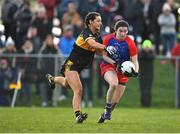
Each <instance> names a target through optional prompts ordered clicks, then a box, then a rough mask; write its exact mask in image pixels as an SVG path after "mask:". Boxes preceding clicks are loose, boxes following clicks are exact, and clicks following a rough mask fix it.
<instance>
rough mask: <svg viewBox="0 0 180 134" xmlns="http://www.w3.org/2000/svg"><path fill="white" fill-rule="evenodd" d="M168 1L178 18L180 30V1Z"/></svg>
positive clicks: (178, 30) (177, 29) (177, 28)
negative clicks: (179, 11)
mask: <svg viewBox="0 0 180 134" xmlns="http://www.w3.org/2000/svg"><path fill="white" fill-rule="evenodd" d="M167 3H168V4H169V5H170V7H171V10H172V13H173V14H174V16H175V18H176V31H177V32H180V19H178V18H179V17H180V13H178V9H180V3H178V1H177V2H176V1H175V0H167Z"/></svg>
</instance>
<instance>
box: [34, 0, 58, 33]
mask: <svg viewBox="0 0 180 134" xmlns="http://www.w3.org/2000/svg"><path fill="white" fill-rule="evenodd" d="M37 1H38V2H39V3H40V4H43V5H44V7H45V10H46V17H47V23H48V25H49V29H48V34H50V33H51V29H52V21H53V18H54V11H55V7H56V4H57V0H37ZM46 35H47V34H46Z"/></svg>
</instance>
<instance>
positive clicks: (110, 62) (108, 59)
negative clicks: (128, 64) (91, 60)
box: [103, 53, 116, 65]
mask: <svg viewBox="0 0 180 134" xmlns="http://www.w3.org/2000/svg"><path fill="white" fill-rule="evenodd" d="M103 59H104V60H105V61H106V62H108V63H109V64H112V65H114V64H115V63H116V62H115V61H114V60H112V59H111V58H110V57H109V56H107V54H105V53H103Z"/></svg>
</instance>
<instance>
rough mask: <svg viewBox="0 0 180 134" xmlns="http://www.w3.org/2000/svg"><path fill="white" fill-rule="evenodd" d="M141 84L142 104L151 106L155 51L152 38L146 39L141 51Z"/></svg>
mask: <svg viewBox="0 0 180 134" xmlns="http://www.w3.org/2000/svg"><path fill="white" fill-rule="evenodd" d="M138 57H139V85H140V92H141V106H142V107H150V106H151V98H152V84H153V78H154V57H155V53H154V50H153V46H152V43H151V41H150V40H144V41H143V44H142V49H141V50H140V51H139V56H138Z"/></svg>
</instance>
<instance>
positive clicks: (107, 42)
mask: <svg viewBox="0 0 180 134" xmlns="http://www.w3.org/2000/svg"><path fill="white" fill-rule="evenodd" d="M112 37H113V34H108V35H106V36H105V37H104V39H103V45H105V46H108V44H109V40H110V39H111V38H112Z"/></svg>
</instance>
